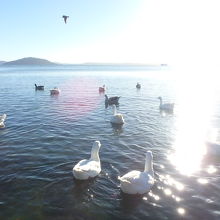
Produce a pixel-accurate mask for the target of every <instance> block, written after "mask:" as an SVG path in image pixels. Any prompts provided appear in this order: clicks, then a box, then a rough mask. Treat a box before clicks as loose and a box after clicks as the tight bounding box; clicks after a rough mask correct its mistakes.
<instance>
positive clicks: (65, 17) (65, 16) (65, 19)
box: [63, 15, 69, 24]
mask: <svg viewBox="0 0 220 220" xmlns="http://www.w3.org/2000/svg"><path fill="white" fill-rule="evenodd" d="M67 18H69V16H67V15H63V19H64V22H65V24H66V22H67Z"/></svg>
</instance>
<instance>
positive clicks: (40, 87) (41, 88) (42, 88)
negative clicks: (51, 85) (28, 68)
mask: <svg viewBox="0 0 220 220" xmlns="http://www.w3.org/2000/svg"><path fill="white" fill-rule="evenodd" d="M34 85H35V90H44V86H37V84H34Z"/></svg>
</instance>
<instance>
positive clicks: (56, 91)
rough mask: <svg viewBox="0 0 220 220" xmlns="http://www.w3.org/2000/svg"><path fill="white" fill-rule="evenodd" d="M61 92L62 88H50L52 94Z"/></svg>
mask: <svg viewBox="0 0 220 220" xmlns="http://www.w3.org/2000/svg"><path fill="white" fill-rule="evenodd" d="M59 93H60V89H58V88H57V87H54V88H53V89H51V90H50V94H51V95H58V94H59Z"/></svg>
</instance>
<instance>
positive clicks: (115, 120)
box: [110, 105, 124, 125]
mask: <svg viewBox="0 0 220 220" xmlns="http://www.w3.org/2000/svg"><path fill="white" fill-rule="evenodd" d="M110 122H111V123H112V124H117V125H122V124H124V118H123V115H122V114H119V113H117V110H116V106H115V105H113V116H112V117H111V120H110Z"/></svg>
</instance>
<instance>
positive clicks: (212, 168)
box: [207, 165, 217, 174]
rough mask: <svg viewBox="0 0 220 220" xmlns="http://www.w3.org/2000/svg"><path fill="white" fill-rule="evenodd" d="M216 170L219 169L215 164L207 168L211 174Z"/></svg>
mask: <svg viewBox="0 0 220 220" xmlns="http://www.w3.org/2000/svg"><path fill="white" fill-rule="evenodd" d="M216 171H217V169H216V168H215V167H214V166H213V165H210V166H209V167H208V169H207V172H208V173H210V174H212V173H215V172H216Z"/></svg>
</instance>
